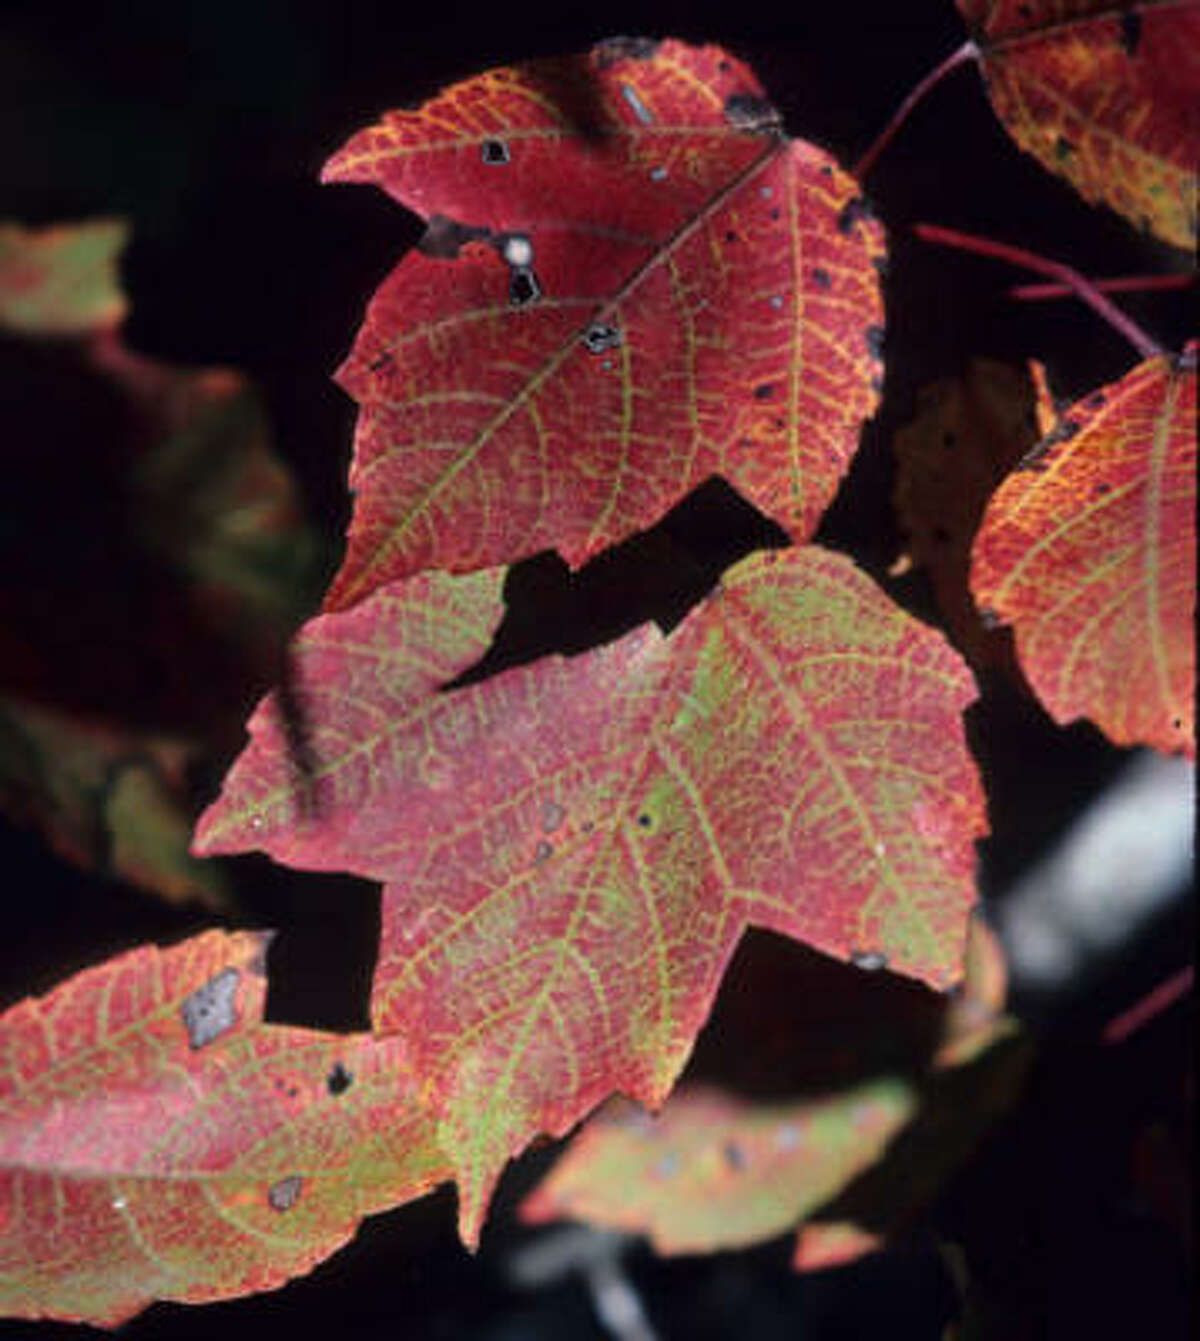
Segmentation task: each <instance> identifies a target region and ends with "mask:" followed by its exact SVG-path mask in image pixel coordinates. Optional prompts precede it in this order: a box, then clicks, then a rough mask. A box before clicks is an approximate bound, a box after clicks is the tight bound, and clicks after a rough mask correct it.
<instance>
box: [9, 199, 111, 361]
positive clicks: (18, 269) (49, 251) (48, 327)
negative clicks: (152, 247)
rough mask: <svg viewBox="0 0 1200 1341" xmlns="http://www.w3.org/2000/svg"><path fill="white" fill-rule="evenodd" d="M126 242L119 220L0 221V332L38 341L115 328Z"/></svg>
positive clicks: (95, 332) (87, 334)
mask: <svg viewBox="0 0 1200 1341" xmlns="http://www.w3.org/2000/svg"><path fill="white" fill-rule="evenodd" d="M128 239H129V225H128V224H127V223H125V222H124V220H121V219H96V220H93V221H92V222H91V223H84V224H56V225H53V226H52V227H49V228H22V227H21V225H20V224H13V223H0V330H7V331H13V332H15V333H17V334H19V335H23V336H29V337H32V338H35V339H37V338H44V337H47V336H52V337H58V338H61V337H65V336H89V335H94V334H97V333H98V332H101V331H105V330H112V329H114V328H115V327H116V326H118V325H119V324H120V322H121V319H122V317H124V315H125V312H126V308H127V306H128V304H127V303H126V301H125V295H124V294H123V293H122V292H121V287H120V283H119V280H118V278H117V258H118V257H119V256H120V254H121V252H122V251H123V250H124V248H125V244H126V242H127V241H128Z"/></svg>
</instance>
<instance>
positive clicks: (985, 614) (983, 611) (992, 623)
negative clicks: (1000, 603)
mask: <svg viewBox="0 0 1200 1341" xmlns="http://www.w3.org/2000/svg"><path fill="white" fill-rule="evenodd" d="M979 622H980V623H981V624H982V625H983V627H984V628H985V629H998V628H999V627H1000V626H1001V624H1003V623H1004V621H1003V620H1002V619H1001V618H1000V616H999V615H998V614H997V613H996V612H995V610H989V609H987V607H986V606H984V607H981V608H980V611H979Z"/></svg>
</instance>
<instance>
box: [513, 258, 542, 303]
mask: <svg viewBox="0 0 1200 1341" xmlns="http://www.w3.org/2000/svg"><path fill="white" fill-rule="evenodd" d="M541 293H542V290H541V286H540V285H539V284H538V282H537V277H536V276H535V275H534V273H533V271H532V270H530V269H528V268H526V267H522V268H521V269H516V270H514V271H513V273H512V278H511V279H510V280H509V284H508V301H509V302H510V303H512V305H513V306H514V307H528V306H529V304H530V303H533V302H536V301H537V299H538V298H540V297H541Z"/></svg>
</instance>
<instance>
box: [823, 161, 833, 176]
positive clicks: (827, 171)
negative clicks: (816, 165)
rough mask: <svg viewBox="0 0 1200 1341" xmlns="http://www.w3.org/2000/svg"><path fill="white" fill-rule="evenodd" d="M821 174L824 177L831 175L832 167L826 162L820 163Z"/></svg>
mask: <svg viewBox="0 0 1200 1341" xmlns="http://www.w3.org/2000/svg"><path fill="white" fill-rule="evenodd" d="M821 176H822V177H825V178H830V177H832V176H833V169H832V168H831V167H830V166H829V164H828V163H822V164H821Z"/></svg>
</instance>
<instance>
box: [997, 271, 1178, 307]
mask: <svg viewBox="0 0 1200 1341" xmlns="http://www.w3.org/2000/svg"><path fill="white" fill-rule="evenodd" d="M1089 282H1090V283H1091V284H1093V285H1094V286H1095V287H1096V288H1097V289H1099V290H1100V292H1101V293H1148V292H1150V291H1151V290H1158V289H1186V288H1187V287H1188V285H1189V284H1194V283H1195V282H1196V276H1195V275H1194V274H1192V273H1187V274H1183V273H1180V274H1175V275H1121V276H1118V277H1117V278H1115V279H1093V280H1090V281H1089ZM1074 293H1075V291H1074V290H1073V289H1072V288H1071V287H1070V286H1069V285H1067V284H1014V285H1013V287H1012V288H1011V289H1009V291H1008V296H1009V297H1010V298H1019V299H1020V300H1021V301H1022V302H1037V301H1038V300H1039V299H1042V298H1071V297H1074Z"/></svg>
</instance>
